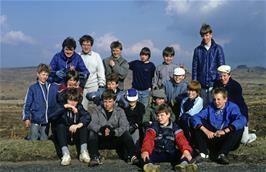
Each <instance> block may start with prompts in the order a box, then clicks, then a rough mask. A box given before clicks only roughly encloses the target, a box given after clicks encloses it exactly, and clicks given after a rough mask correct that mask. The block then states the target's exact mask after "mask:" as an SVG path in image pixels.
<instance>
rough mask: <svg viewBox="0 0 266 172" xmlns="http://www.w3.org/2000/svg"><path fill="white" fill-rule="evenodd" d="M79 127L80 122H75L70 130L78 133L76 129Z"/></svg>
mask: <svg viewBox="0 0 266 172" xmlns="http://www.w3.org/2000/svg"><path fill="white" fill-rule="evenodd" d="M78 128H79V125H78V124H74V125H71V126H70V127H69V131H70V132H71V133H76V131H77V129H78Z"/></svg>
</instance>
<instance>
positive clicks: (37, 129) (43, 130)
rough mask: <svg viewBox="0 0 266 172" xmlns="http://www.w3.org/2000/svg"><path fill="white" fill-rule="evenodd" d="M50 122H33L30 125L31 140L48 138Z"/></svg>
mask: <svg viewBox="0 0 266 172" xmlns="http://www.w3.org/2000/svg"><path fill="white" fill-rule="evenodd" d="M48 130H49V127H48V124H47V125H39V124H33V123H32V124H31V126H30V135H29V138H30V140H47V139H48Z"/></svg>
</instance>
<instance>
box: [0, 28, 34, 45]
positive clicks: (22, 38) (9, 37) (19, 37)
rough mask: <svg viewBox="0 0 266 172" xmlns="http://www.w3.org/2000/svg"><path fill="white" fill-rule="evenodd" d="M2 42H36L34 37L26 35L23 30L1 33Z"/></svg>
mask: <svg viewBox="0 0 266 172" xmlns="http://www.w3.org/2000/svg"><path fill="white" fill-rule="evenodd" d="M0 41H1V42H3V43H6V44H11V45H17V44H19V43H29V44H32V43H34V40H33V38H31V37H30V36H27V35H25V34H24V33H23V32H22V31H9V32H6V33H3V34H2V35H1V40H0Z"/></svg>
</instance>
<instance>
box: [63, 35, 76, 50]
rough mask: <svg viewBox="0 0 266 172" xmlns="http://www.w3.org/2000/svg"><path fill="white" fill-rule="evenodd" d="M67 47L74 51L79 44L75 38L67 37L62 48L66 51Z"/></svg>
mask: <svg viewBox="0 0 266 172" xmlns="http://www.w3.org/2000/svg"><path fill="white" fill-rule="evenodd" d="M65 47H67V48H69V49H72V48H74V50H75V49H76V47H77V44H76V41H75V39H74V38H72V37H67V38H66V39H65V40H64V42H63V44H62V48H63V49H64V48H65Z"/></svg>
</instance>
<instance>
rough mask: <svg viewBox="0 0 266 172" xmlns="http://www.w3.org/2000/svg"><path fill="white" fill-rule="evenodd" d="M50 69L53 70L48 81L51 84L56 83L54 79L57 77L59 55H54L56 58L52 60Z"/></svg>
mask: <svg viewBox="0 0 266 172" xmlns="http://www.w3.org/2000/svg"><path fill="white" fill-rule="evenodd" d="M50 68H51V72H50V74H49V77H48V81H49V82H50V83H53V82H54V78H55V77H56V74H55V73H56V71H57V54H55V55H54V57H53V58H52V60H51V62H50Z"/></svg>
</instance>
